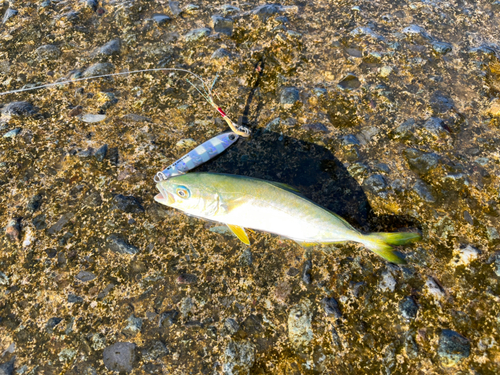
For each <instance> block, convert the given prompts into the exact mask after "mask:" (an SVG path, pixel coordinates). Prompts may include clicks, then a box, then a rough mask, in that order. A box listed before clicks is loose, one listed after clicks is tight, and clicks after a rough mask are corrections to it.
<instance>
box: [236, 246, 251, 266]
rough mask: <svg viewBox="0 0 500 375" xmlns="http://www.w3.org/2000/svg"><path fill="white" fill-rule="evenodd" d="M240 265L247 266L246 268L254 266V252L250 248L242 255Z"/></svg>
mask: <svg viewBox="0 0 500 375" xmlns="http://www.w3.org/2000/svg"><path fill="white" fill-rule="evenodd" d="M239 263H240V264H241V265H242V266H246V267H249V266H251V265H252V264H253V255H252V250H250V249H249V248H246V249H245V250H243V252H242V253H241V255H240V258H239Z"/></svg>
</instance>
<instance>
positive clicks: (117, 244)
mask: <svg viewBox="0 0 500 375" xmlns="http://www.w3.org/2000/svg"><path fill="white" fill-rule="evenodd" d="M106 240H107V242H108V249H110V250H111V251H113V252H115V253H118V254H126V255H134V254H137V253H138V252H139V249H138V248H137V247H135V246H133V245H130V244H128V243H127V242H125V240H123V239H122V238H120V237H118V236H117V235H115V234H112V235H110V236H108V238H106Z"/></svg>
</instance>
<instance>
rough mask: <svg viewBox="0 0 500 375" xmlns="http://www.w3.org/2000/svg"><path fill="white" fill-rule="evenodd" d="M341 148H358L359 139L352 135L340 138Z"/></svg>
mask: <svg viewBox="0 0 500 375" xmlns="http://www.w3.org/2000/svg"><path fill="white" fill-rule="evenodd" d="M342 145H343V146H360V145H361V143H360V142H359V139H358V138H356V136H355V135H354V134H347V135H344V136H343V137H342Z"/></svg>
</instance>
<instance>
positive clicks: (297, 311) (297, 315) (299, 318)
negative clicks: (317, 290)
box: [288, 299, 313, 348]
mask: <svg viewBox="0 0 500 375" xmlns="http://www.w3.org/2000/svg"><path fill="white" fill-rule="evenodd" d="M288 337H289V339H290V341H291V343H292V345H293V346H294V347H295V348H300V347H305V346H307V345H308V344H309V343H310V342H311V341H312V339H313V331H312V311H311V302H310V301H309V300H307V299H304V300H302V301H301V302H300V303H298V304H296V305H294V306H293V307H292V308H291V309H290V313H289V314H288Z"/></svg>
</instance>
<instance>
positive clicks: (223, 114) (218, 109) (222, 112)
mask: <svg viewBox="0 0 500 375" xmlns="http://www.w3.org/2000/svg"><path fill="white" fill-rule="evenodd" d="M217 111H219V113H220V115H221V116H222V117H226V114H225V113H224V111H223V110H222V109H220V108H219V107H217Z"/></svg>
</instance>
